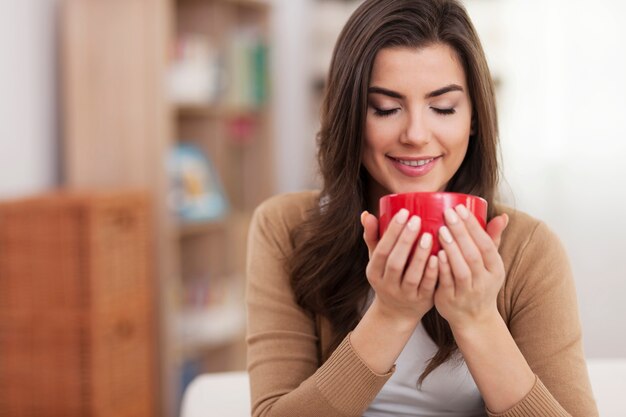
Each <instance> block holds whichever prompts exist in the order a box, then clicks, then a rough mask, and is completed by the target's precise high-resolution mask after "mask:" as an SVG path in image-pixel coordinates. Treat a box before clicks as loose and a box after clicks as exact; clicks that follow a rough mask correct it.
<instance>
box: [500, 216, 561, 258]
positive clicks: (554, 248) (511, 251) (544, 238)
mask: <svg viewBox="0 0 626 417" xmlns="http://www.w3.org/2000/svg"><path fill="white" fill-rule="evenodd" d="M496 211H497V212H498V213H506V214H507V215H508V216H509V224H508V225H507V228H506V229H505V231H504V233H503V234H502V241H501V244H500V248H499V251H500V255H501V256H502V260H503V261H504V263H505V266H508V267H507V270H509V269H511V270H516V269H517V267H518V266H520V265H522V264H536V263H538V261H539V260H540V259H546V258H548V259H552V260H554V261H557V260H558V263H563V262H567V255H566V253H565V249H564V247H563V244H562V242H561V240H560V239H559V237H558V236H557V234H556V233H555V232H554V231H553V230H552V229H551V228H550V227H549V226H548V225H547V224H546V223H545V222H544V221H542V220H539V219H537V218H535V217H533V216H531V215H530V214H528V213H525V212H523V211H521V210H518V209H515V208H512V207H508V206H505V205H497V210H496Z"/></svg>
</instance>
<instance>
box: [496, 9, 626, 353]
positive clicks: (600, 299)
mask: <svg viewBox="0 0 626 417" xmlns="http://www.w3.org/2000/svg"><path fill="white" fill-rule="evenodd" d="M501 12H502V14H501V15H500V17H499V19H500V20H499V22H500V25H501V27H502V29H503V31H502V32H503V34H504V38H503V40H502V49H501V50H500V51H499V53H502V54H503V56H502V57H501V59H502V62H500V64H501V65H502V66H501V70H502V71H501V72H502V91H501V93H500V103H499V109H500V122H501V138H502V148H503V155H504V171H505V176H506V179H507V180H508V183H509V184H510V187H511V190H512V192H513V196H514V198H515V199H514V204H515V205H516V206H517V207H518V208H519V209H522V210H525V211H527V212H529V213H531V214H533V215H535V216H536V217H539V218H541V219H543V220H545V221H546V222H547V223H548V225H550V226H551V227H552V228H553V230H555V231H556V232H557V234H558V235H559V236H560V237H561V239H562V241H563V243H564V244H565V246H566V248H567V250H568V253H569V255H570V258H571V262H572V267H573V270H574V274H575V279H576V284H577V289H578V298H579V304H580V313H581V318H582V324H583V331H584V340H585V347H586V353H587V355H588V356H591V357H597V356H600V357H601V356H626V325H624V319H625V318H626V303H624V296H626V265H625V264H624V258H623V257H624V250H625V249H626V220H624V217H623V215H622V213H624V212H625V211H626V210H625V209H626V191H625V190H624V186H623V184H622V183H623V181H624V179H626V164H624V162H623V160H624V157H626V116H625V115H626V77H625V76H624V74H626V46H625V45H624V40H625V39H626V26H625V25H624V24H623V21H622V20H623V19H622V17H623V16H624V15H626V3H624V2H622V1H612V0H597V1H594V2H589V1H583V0H550V1H528V0H505V1H503V2H502V7H501Z"/></svg>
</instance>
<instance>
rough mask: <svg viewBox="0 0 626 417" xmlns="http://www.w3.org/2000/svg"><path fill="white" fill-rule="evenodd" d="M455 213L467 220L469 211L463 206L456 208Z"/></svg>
mask: <svg viewBox="0 0 626 417" xmlns="http://www.w3.org/2000/svg"><path fill="white" fill-rule="evenodd" d="M456 212H457V213H459V216H461V218H462V219H467V218H469V211H468V210H467V208H465V206H464V205H463V204H459V205H458V206H456Z"/></svg>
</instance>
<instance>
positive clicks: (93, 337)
mask: <svg viewBox="0 0 626 417" xmlns="http://www.w3.org/2000/svg"><path fill="white" fill-rule="evenodd" d="M148 207H149V206H148V199H147V197H146V196H145V195H143V194H140V193H130V192H128V193H107V194H89V195H85V194H66V193H56V194H53V195H46V196H43V197H38V198H30V199H24V200H20V201H14V202H9V203H2V204H0V416H6V417H12V416H15V417H22V416H24V417H26V416H29V417H30V416H33V417H35V416H36V417H45V416H64V417H72V416H81V417H85V416H94V417H95V416H101V417H104V416H110V417H131V416H132V417H143V416H145V417H148V416H150V417H151V416H153V415H154V414H155V404H156V403H155V401H156V398H155V397H156V396H155V392H156V387H157V381H156V375H157V374H156V343H155V341H156V338H155V332H154V330H155V320H154V315H155V311H154V308H153V306H154V289H155V286H154V282H153V278H154V277H153V274H152V273H151V271H150V265H151V263H150V254H151V249H150V244H151V234H150V230H151V219H150V218H149V210H148Z"/></svg>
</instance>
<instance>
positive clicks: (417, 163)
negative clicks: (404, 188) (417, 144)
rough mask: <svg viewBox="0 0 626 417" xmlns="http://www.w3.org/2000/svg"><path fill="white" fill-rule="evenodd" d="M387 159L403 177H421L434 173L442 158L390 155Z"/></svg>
mask: <svg viewBox="0 0 626 417" xmlns="http://www.w3.org/2000/svg"><path fill="white" fill-rule="evenodd" d="M387 158H389V160H390V161H391V164H392V165H393V166H394V168H396V169H397V170H398V171H399V172H400V173H402V174H403V175H406V176H408V177H421V176H423V175H426V174H428V173H429V172H430V171H432V169H433V168H434V167H435V166H436V165H437V162H438V161H439V159H440V158H441V156H423V157H393V156H389V155H388V156H387Z"/></svg>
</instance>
